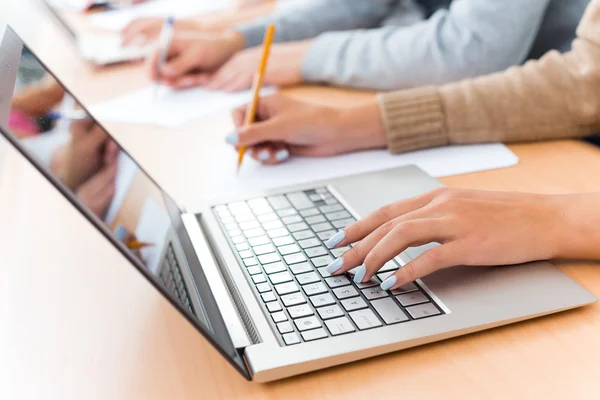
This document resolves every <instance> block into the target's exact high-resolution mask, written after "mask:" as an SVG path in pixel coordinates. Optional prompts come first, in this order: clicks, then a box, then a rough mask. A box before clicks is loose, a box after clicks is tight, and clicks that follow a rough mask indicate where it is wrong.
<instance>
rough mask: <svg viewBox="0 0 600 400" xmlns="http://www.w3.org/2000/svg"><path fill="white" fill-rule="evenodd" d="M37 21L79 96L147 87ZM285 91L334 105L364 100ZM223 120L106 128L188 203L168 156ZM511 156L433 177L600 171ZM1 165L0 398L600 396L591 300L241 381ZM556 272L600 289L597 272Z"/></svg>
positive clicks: (107, 250) (535, 153)
mask: <svg viewBox="0 0 600 400" xmlns="http://www.w3.org/2000/svg"><path fill="white" fill-rule="evenodd" d="M36 15H37V14H36ZM38 17H39V20H38V19H36V21H38V22H39V23H40V25H39V26H40V27H41V28H40V29H42V28H43V29H44V35H43V38H42V37H41V36H39V37H38V39H35V38H34V39H35V43H34V42H31V45H32V47H33V48H34V49H35V50H36V51H37V52H38V53H39V55H40V56H41V57H42V58H43V59H44V61H46V62H47V64H48V65H50V66H51V67H52V68H53V69H54V70H55V71H56V72H57V73H58V75H59V77H60V78H61V79H64V82H65V83H66V84H67V85H68V86H70V87H72V88H74V91H75V93H76V95H77V96H79V97H80V98H81V100H82V101H83V102H84V103H91V102H92V101H96V100H99V99H103V98H108V97H110V96H112V95H113V94H114V93H115V92H116V91H117V90H123V85H124V84H125V83H127V84H129V85H130V86H128V88H130V89H131V88H134V87H136V85H143V84H144V77H143V74H142V73H141V72H140V69H139V67H136V66H127V67H122V68H114V69H110V70H108V71H102V72H98V71H94V70H93V69H90V68H89V67H88V66H85V65H83V64H82V63H81V62H80V61H79V60H78V58H77V57H76V54H75V53H74V52H73V49H72V48H71V47H70V46H68V45H66V46H58V45H57V44H58V43H63V42H65V41H66V38H64V37H62V34H61V31H60V28H59V27H55V26H54V25H53V24H50V23H48V21H46V19H45V18H44V17H43V15H38V16H35V17H32V18H38ZM44 21H45V22H44ZM44 43H45V44H44ZM92 77H93V79H90V78H92ZM294 93H295V95H298V96H305V97H306V98H309V97H311V96H315V95H317V94H318V96H319V97H321V96H322V95H326V96H327V99H326V101H333V102H340V103H342V102H353V101H362V100H363V99H364V96H368V94H359V95H356V96H354V95H352V96H349V95H346V94H343V95H341V93H344V92H339V91H327V90H325V89H310V88H304V89H298V90H296V91H295V92H294ZM346 97H349V98H346ZM230 127H231V125H230V121H229V117H228V115H227V114H225V113H224V114H222V115H216V116H215V117H214V118H210V119H209V120H207V121H205V122H204V123H203V124H202V125H199V126H197V127H194V128H193V129H192V128H186V129H184V130H182V131H181V132H177V134H176V135H175V134H171V135H169V134H165V132H164V131H161V130H159V129H157V128H153V129H144V131H143V132H141V131H139V130H138V131H135V130H126V131H124V130H122V127H119V126H118V125H115V126H110V127H109V128H110V129H111V130H113V129H114V133H115V134H116V135H117V136H118V137H119V139H120V140H123V141H124V143H125V144H126V147H127V148H128V149H129V150H131V152H132V154H133V155H134V157H136V158H137V159H139V160H140V161H141V162H142V163H143V164H144V165H145V166H146V167H147V168H148V170H149V171H150V173H152V174H153V175H155V176H156V178H157V179H158V181H159V182H161V183H162V184H163V185H164V186H165V188H166V189H167V190H168V191H169V192H171V193H172V194H173V195H174V196H175V198H176V199H177V200H179V201H184V200H187V199H191V198H193V197H194V196H197V195H198V192H197V191H198V190H199V188H200V187H201V186H200V185H189V182H190V181H191V180H192V179H195V178H196V177H197V173H198V171H199V170H198V169H194V168H193V166H195V165H197V164H194V162H197V161H196V160H194V157H193V154H190V155H184V156H183V158H182V157H179V158H177V157H178V156H180V154H179V151H180V149H181V148H194V146H199V145H200V144H201V143H204V142H205V141H206V140H209V139H210V138H209V137H208V136H200V135H199V134H198V132H205V130H206V129H210V131H209V132H224V131H225V130H226V129H230ZM140 137H144V139H145V140H143V141H142V140H140ZM511 149H512V150H513V151H514V152H515V153H516V154H517V155H518V156H519V158H520V159H521V162H520V164H519V165H518V166H517V167H514V168H509V169H502V170H496V171H488V172H481V173H475V174H469V175H463V176H456V177H450V178H444V179H442V181H443V182H444V183H445V184H447V185H449V186H453V187H463V188H480V189H491V190H521V191H534V192H540V193H566V192H581V191H600V180H599V179H594V176H595V174H594V173H593V172H592V171H599V170H600V150H599V149H597V148H594V147H592V146H589V145H587V144H584V143H580V142H575V141H560V142H552V143H540V144H531V145H516V146H511ZM159 150H160V151H159ZM177 162H179V164H177ZM182 165H183V166H185V168H184V167H182ZM190 167H192V168H190ZM173 170H177V171H178V172H179V174H178V175H177V178H176V179H172V175H171V173H172V171H173ZM0 172H1V175H0V221H2V222H1V224H0V255H1V256H0V271H1V276H2V278H1V279H0V327H2V329H1V330H0V335H1V336H0V354H1V356H0V398H2V399H24V398H27V399H29V398H31V399H40V398H44V399H49V398H57V399H86V400H87V399H103V400H105V399H211V400H212V399H286V400H291V399H354V398H360V399H368V398H377V399H397V398H406V399H412V398H425V399H430V398H435V399H437V398H440V399H449V398H455V399H466V398H469V399H470V398H473V399H479V398H490V399H491V398H494V399H496V398H497V399H506V398H515V397H516V398H536V399H537V398H553V399H554V398H578V399H579V398H585V399H592V398H599V397H600V388H599V387H598V386H597V385H596V380H597V377H598V376H600V362H598V360H599V359H600V340H599V339H598V337H599V335H600V305H599V304H594V305H592V306H588V307H585V308H583V309H579V310H575V311H570V312H567V313H562V314H558V315H554V316H550V317H545V318H542V319H538V320H534V321H529V322H524V323H520V324H517V325H512V326H507V327H503V328H499V329H494V330H491V331H485V332H482V333H478V334H474V335H469V336H466V337H461V338H457V339H452V340H448V341H444V342H440V343H436V344H432V345H427V346H424V347H421V348H415V349H411V350H407V351H403V352H398V353H394V354H389V355H386V356H381V357H377V358H373V359H369V360H364V361H361V362H356V363H353V364H349V365H344V366H340V367H336V368H332V369H329V370H324V371H319V372H315V373H311V374H307V375H304V376H300V377H296V378H290V379H287V380H284V381H280V382H275V383H271V384H256V383H250V382H246V381H245V380H244V379H242V378H241V377H240V376H239V375H238V374H237V373H236V372H235V371H234V370H233V369H232V368H231V367H229V365H228V364H227V363H226V362H225V361H223V360H222V359H221V358H220V356H219V355H218V354H217V353H216V352H215V351H214V350H213V349H212V348H211V347H210V346H209V345H208V344H207V343H206V342H205V341H204V340H203V339H202V338H201V336H200V335H199V334H197V333H196V331H195V330H194V329H193V328H192V327H191V326H190V325H189V324H188V323H187V322H186V321H185V320H184V319H183V318H182V317H181V316H180V315H179V314H178V313H177V312H175V311H174V310H173V309H172V308H171V307H170V305H168V304H167V302H166V301H165V300H164V299H162V298H161V296H159V295H158V294H157V293H156V292H155V290H154V289H153V288H151V287H150V285H149V284H148V283H147V282H145V281H144V280H143V279H140V277H139V276H138V274H137V273H136V272H135V270H134V269H133V268H131V267H130V266H129V265H128V263H127V262H126V261H125V260H124V259H123V258H122V257H121V256H120V254H119V253H118V252H117V251H116V250H115V249H114V248H112V246H111V245H110V244H108V243H107V242H106V241H105V240H102V239H101V237H100V235H99V234H98V233H97V232H95V230H94V229H92V228H91V227H90V226H89V225H88V223H87V222H86V221H85V220H84V219H83V217H81V216H80V215H78V214H77V213H75V212H73V211H72V208H71V206H70V205H68V204H67V203H66V201H64V200H63V199H62V198H61V197H60V195H58V193H56V191H54V190H53V188H52V187H51V186H50V185H49V184H48V183H47V182H46V181H45V180H44V179H43V178H42V177H41V176H39V174H37V173H36V172H35V171H34V170H33V168H32V167H31V166H29V165H28V164H27V163H26V162H25V161H24V160H23V159H21V158H20V157H18V156H17V155H16V154H15V153H14V152H13V151H10V152H9V154H8V155H7V160H6V163H5V165H4V166H3V167H2V169H1V170H0ZM560 267H561V268H562V269H563V270H564V271H565V272H567V273H568V274H569V275H570V276H572V277H573V278H574V279H576V280H577V281H579V282H581V283H582V284H583V285H584V286H586V287H587V288H588V289H590V290H591V291H592V292H594V293H595V294H596V295H598V296H600V268H598V265H596V264H595V263H590V262H565V263H562V264H561V265H560ZM532 284H535V282H532ZM557 295H560V293H557Z"/></svg>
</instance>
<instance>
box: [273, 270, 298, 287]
mask: <svg viewBox="0 0 600 400" xmlns="http://www.w3.org/2000/svg"><path fill="white" fill-rule="evenodd" d="M269 279H270V280H271V283H272V284H273V285H278V284H280V283H284V282H290V281H293V280H294V278H292V275H290V273H289V272H288V271H283V272H278V273H276V274H273V275H269Z"/></svg>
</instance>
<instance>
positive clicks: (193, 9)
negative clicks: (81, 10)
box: [88, 0, 231, 31]
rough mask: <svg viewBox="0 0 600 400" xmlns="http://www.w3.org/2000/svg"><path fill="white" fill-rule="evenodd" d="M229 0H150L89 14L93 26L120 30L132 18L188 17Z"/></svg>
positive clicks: (218, 6)
mask: <svg viewBox="0 0 600 400" xmlns="http://www.w3.org/2000/svg"><path fill="white" fill-rule="evenodd" d="M230 3H231V0H217V1H214V0H150V1H148V2H146V3H141V4H136V5H134V6H131V7H123V8H120V9H117V10H112V11H104V12H101V13H96V14H92V15H90V16H89V17H88V18H89V22H90V24H91V25H92V26H93V27H95V28H101V29H108V30H115V31H120V30H121V29H123V28H125V27H126V26H127V24H129V23H130V22H131V21H133V20H134V19H138V18H147V17H168V16H173V17H175V18H189V17H194V16H197V15H201V14H206V13H209V12H212V11H218V10H222V9H225V8H227V7H228V6H229V4H230Z"/></svg>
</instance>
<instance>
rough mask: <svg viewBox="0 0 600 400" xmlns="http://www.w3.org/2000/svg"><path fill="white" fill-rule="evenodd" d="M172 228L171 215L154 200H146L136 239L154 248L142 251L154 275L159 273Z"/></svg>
mask: <svg viewBox="0 0 600 400" xmlns="http://www.w3.org/2000/svg"><path fill="white" fill-rule="evenodd" d="M170 228H171V220H170V218H169V215H168V214H167V213H165V211H164V209H162V208H161V207H160V206H159V205H158V204H156V202H155V201H154V200H150V199H148V200H146V202H145V203H144V207H143V208H142V212H141V214H140V219H139V220H138V223H137V227H136V229H135V238H136V239H137V240H138V241H140V242H143V243H150V244H152V246H149V247H144V248H143V249H141V250H140V253H141V255H142V260H144V263H145V264H146V267H148V270H149V271H150V272H152V273H153V274H156V273H157V272H158V266H159V261H160V256H161V252H162V249H163V247H164V245H165V241H166V239H167V233H168V232H169V229H170Z"/></svg>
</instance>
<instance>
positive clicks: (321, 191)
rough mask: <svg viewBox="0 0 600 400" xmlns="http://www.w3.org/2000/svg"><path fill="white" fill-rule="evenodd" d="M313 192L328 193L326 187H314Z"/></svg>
mask: <svg viewBox="0 0 600 400" xmlns="http://www.w3.org/2000/svg"><path fill="white" fill-rule="evenodd" d="M315 192H317V193H320V194H328V193H329V191H328V190H327V188H324V187H321V188H318V189H315Z"/></svg>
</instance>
